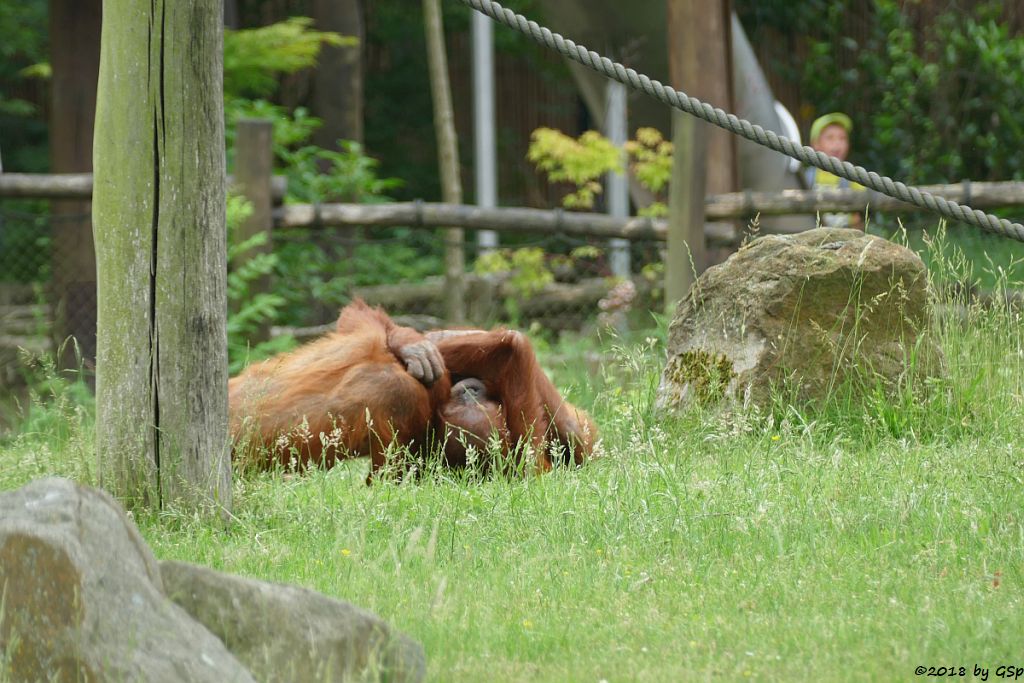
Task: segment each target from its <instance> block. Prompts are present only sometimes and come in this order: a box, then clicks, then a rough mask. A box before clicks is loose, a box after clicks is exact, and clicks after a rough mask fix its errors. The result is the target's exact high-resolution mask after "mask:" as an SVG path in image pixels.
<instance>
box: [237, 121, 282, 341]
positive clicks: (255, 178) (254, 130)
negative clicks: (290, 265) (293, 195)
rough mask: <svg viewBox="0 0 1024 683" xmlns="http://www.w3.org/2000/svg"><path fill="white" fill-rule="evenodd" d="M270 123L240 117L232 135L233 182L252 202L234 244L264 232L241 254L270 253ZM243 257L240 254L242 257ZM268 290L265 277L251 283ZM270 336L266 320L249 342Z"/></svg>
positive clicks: (254, 290) (256, 290) (259, 289)
mask: <svg viewBox="0 0 1024 683" xmlns="http://www.w3.org/2000/svg"><path fill="white" fill-rule="evenodd" d="M273 141H274V140H273V124H272V123H271V122H270V121H268V120H266V119H242V120H240V121H239V122H238V131H237V135H236V137H235V183H236V188H237V191H238V192H239V193H240V194H241V195H242V196H243V197H245V198H246V199H247V200H248V201H249V203H250V204H251V205H252V213H251V214H249V217H248V218H246V219H245V220H244V221H243V222H242V224H241V225H240V226H239V227H238V234H237V235H235V236H234V239H235V241H236V242H237V243H242V242H245V241H247V240H249V239H251V238H252V237H254V236H256V235H259V234H265V235H266V236H267V238H266V241H265V242H264V243H263V244H261V245H258V246H255V247H253V248H252V249H250V250H248V251H247V252H246V254H245V256H249V257H251V256H255V255H256V254H265V253H270V251H271V250H272V249H273V245H272V244H271V236H272V235H271V231H272V230H273V227H274V199H273V192H272V189H271V180H272V178H273V173H274V145H273ZM243 258H244V257H243ZM269 289H270V281H269V278H268V277H262V278H260V279H259V280H258V281H256V282H254V283H252V285H251V293H252V294H257V293H259V292H266V291H268V290H269ZM269 338H270V325H269V323H267V324H264V325H261V326H260V329H259V330H258V331H257V332H256V333H255V334H254V335H253V338H252V341H253V342H259V341H265V340H267V339H269Z"/></svg>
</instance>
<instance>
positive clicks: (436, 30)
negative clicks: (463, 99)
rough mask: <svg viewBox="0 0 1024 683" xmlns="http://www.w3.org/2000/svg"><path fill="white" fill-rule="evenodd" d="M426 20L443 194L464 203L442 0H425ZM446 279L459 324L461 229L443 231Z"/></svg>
mask: <svg viewBox="0 0 1024 683" xmlns="http://www.w3.org/2000/svg"><path fill="white" fill-rule="evenodd" d="M423 22H424V26H425V28H426V31H427V61H428V62H429V66H430V92H431V95H432V96H433V100H434V132H435V135H436V137H437V156H438V165H439V166H440V170H441V194H442V196H443V197H444V201H445V202H446V203H449V204H461V203H462V180H461V178H460V177H459V147H458V143H457V142H456V138H455V113H454V111H453V110H452V91H451V86H450V85H449V82H448V57H447V55H446V54H445V47H444V26H443V25H442V24H441V6H440V3H439V0H423ZM443 234H444V240H445V257H444V266H445V267H444V270H445V281H446V289H447V291H446V302H445V303H446V305H445V314H446V315H447V318H448V322H449V323H452V324H459V323H462V322H463V321H465V319H466V302H465V291H464V290H465V285H464V283H463V277H462V276H463V272H464V271H465V267H466V264H465V254H464V253H463V250H462V244H463V239H464V236H463V234H462V230H461V229H460V228H448V229H447V230H445V231H444V233H443Z"/></svg>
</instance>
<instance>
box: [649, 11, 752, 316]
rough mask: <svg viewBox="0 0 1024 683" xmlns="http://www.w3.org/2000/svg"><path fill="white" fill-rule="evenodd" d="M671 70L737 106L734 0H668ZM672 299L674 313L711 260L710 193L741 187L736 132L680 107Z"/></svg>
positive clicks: (675, 77) (689, 87)
mask: <svg viewBox="0 0 1024 683" xmlns="http://www.w3.org/2000/svg"><path fill="white" fill-rule="evenodd" d="M667 7H668V18H667V24H668V38H669V40H668V49H669V74H670V77H671V81H672V85H673V86H674V87H676V88H677V89H679V90H683V91H684V92H686V93H687V94H689V95H691V96H693V97H696V98H698V99H700V100H703V101H705V102H709V103H712V104H714V105H715V106H718V107H721V108H723V109H725V110H727V111H731V110H732V86H731V82H732V67H731V62H730V30H731V28H730V27H731V23H730V8H729V0H713V1H712V2H702V1H699V0H668V3H667ZM672 138H673V144H674V147H675V157H674V159H673V168H672V183H671V189H670V197H669V235H668V260H667V262H666V274H665V305H666V307H667V308H668V310H669V311H670V312H674V310H675V305H676V303H678V302H679V300H680V299H682V298H683V297H685V296H686V294H687V293H688V292H689V290H690V287H691V286H692V284H693V281H694V279H695V277H696V276H697V275H699V274H700V273H701V272H703V270H704V268H705V267H706V266H707V263H706V248H705V244H704V232H705V230H704V206H703V205H704V196H705V195H706V194H708V193H712V194H717V193H723V192H731V191H733V190H734V189H736V148H735V142H734V140H733V138H732V135H731V134H730V133H728V132H727V131H725V130H722V129H720V128H717V127H714V126H712V125H711V124H708V123H705V122H703V121H699V120H697V119H696V118H694V117H692V116H689V115H687V114H679V113H676V114H674V117H673V125H672Z"/></svg>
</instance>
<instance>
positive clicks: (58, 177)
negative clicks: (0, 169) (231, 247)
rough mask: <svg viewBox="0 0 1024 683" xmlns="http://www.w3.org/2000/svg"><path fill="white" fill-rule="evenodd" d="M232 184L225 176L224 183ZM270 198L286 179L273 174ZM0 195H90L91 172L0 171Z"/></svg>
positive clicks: (278, 195) (278, 197)
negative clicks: (225, 180)
mask: <svg viewBox="0 0 1024 683" xmlns="http://www.w3.org/2000/svg"><path fill="white" fill-rule="evenodd" d="M234 185H235V182H234V178H233V177H232V176H228V187H229V188H231V187H233V186H234ZM271 188H272V191H273V196H274V200H275V201H276V202H278V203H280V202H282V201H283V200H284V195H285V193H286V192H287V189H288V179H287V178H285V177H284V176H274V178H273V180H272V181H271ZM0 199H86V200H88V199H92V173H0Z"/></svg>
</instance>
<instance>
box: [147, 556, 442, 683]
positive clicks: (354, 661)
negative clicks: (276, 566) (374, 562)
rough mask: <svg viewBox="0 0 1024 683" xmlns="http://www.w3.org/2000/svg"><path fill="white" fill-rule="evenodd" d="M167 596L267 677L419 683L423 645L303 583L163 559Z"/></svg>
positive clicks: (268, 682) (260, 675) (267, 679)
mask: <svg viewBox="0 0 1024 683" xmlns="http://www.w3.org/2000/svg"><path fill="white" fill-rule="evenodd" d="M160 572H161V574H162V576H163V579H164V585H165V587H166V589H167V594H168V595H169V596H170V597H171V599H173V600H174V601H175V602H177V603H178V604H179V605H181V607H183V608H184V609H185V611H187V612H188V613H189V614H191V615H192V617H193V618H195V619H196V620H198V621H199V622H201V623H203V624H204V625H205V626H206V627H207V628H208V629H210V630H211V631H213V632H214V633H216V634H217V635H218V636H220V638H221V639H222V640H223V641H224V643H225V644H226V645H227V647H228V649H229V650H231V652H233V653H234V654H235V655H236V656H237V657H238V658H239V659H240V660H241V661H242V662H243V663H244V664H245V665H246V666H247V667H248V668H249V670H250V671H251V672H252V673H253V675H254V676H255V677H256V678H257V679H259V680H260V681H263V683H272V682H280V683H285V682H286V681H351V680H361V681H369V680H373V681H377V680H379V681H393V682H399V681H403V682H404V681H421V680H423V678H424V676H425V672H426V662H425V659H424V655H423V648H422V647H421V646H420V645H419V644H418V643H416V642H414V641H412V640H410V639H409V638H407V637H406V636H404V635H402V634H400V633H397V632H395V631H394V630H393V629H391V628H390V627H389V626H388V624H387V623H385V622H384V621H382V620H381V619H380V618H379V617H377V616H375V615H373V614H371V613H370V612H367V611H365V610H362V609H360V608H358V607H355V606H353V605H350V604H348V603H345V602H342V601H340V600H334V599H332V598H329V597H326V596H324V595H321V594H319V593H315V592H313V591H311V590H307V589H305V588H299V587H295V586H287V585H283V584H275V583H268V582H266V581H256V580H253V579H246V578H242V577H239V576H229V575H227V574H221V573H219V572H215V571H212V570H210V569H206V568H205V567H198V566H196V565H192V564H186V563H183V562H162V563H161V565H160Z"/></svg>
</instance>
